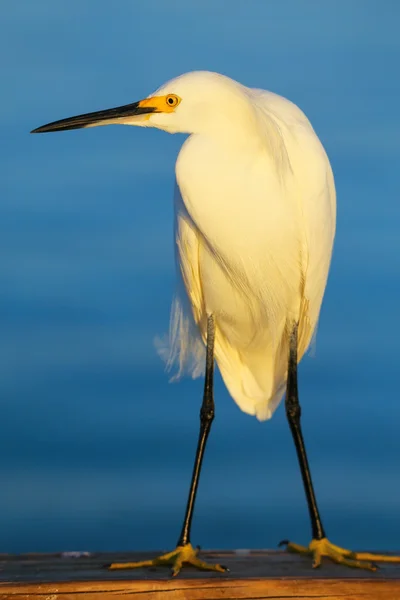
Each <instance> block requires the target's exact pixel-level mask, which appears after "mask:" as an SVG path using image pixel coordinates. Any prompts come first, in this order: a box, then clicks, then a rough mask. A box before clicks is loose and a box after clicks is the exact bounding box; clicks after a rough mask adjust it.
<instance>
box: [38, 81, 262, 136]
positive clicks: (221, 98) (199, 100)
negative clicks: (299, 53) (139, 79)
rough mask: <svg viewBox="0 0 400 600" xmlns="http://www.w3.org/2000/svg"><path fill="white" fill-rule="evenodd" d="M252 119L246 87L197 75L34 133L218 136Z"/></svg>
mask: <svg viewBox="0 0 400 600" xmlns="http://www.w3.org/2000/svg"><path fill="white" fill-rule="evenodd" d="M251 119H252V110H251V103H250V102H249V100H248V96H247V94H246V88H245V87H244V86H242V85H240V84H239V83H237V82H236V81H233V80H232V79H230V78H229V77H225V76H223V75H219V74H218V73H211V72H208V71H194V72H191V73H185V74H184V75H181V76H180V77H177V78H176V79H172V80H171V81H168V82H167V83H166V84H164V85H163V86H161V87H160V88H159V89H158V90H157V91H156V92H154V93H152V94H151V95H150V96H148V97H147V98H145V99H144V100H139V101H138V102H133V103H132V104H126V105H124V106H120V107H118V108H110V109H107V110H101V111H97V112H92V113H86V114H83V115H78V116H76V117H70V118H68V119H62V120H60V121H55V122H53V123H48V124H47V125H43V126H42V127H38V128H37V129H34V130H33V131H32V133H46V132H50V131H65V130H68V129H80V128H88V127H97V126H99V125H113V124H120V125H136V126H138V127H157V128H158V129H163V130H165V131H168V132H170V133H177V132H180V133H203V132H214V133H215V132H218V131H219V130H221V129H225V128H229V127H232V125H234V124H238V125H239V123H240V122H241V121H243V124H245V123H246V122H247V121H249V120H251Z"/></svg>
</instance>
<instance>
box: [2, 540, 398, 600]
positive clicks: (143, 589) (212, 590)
mask: <svg viewBox="0 0 400 600" xmlns="http://www.w3.org/2000/svg"><path fill="white" fill-rule="evenodd" d="M151 556H154V553H148V552H145V553H140V554H139V553H113V554H103V553H101V554H100V553H93V554H90V555H88V556H81V557H74V556H68V555H66V556H63V554H26V555H19V556H11V555H0V599H3V598H4V599H6V598H7V599H8V598H11V599H14V600H25V599H28V598H32V599H34V600H45V599H46V600H78V598H79V599H80V600H94V599H100V600H103V599H105V598H113V600H116V599H121V600H122V598H124V599H125V600H126V598H127V596H128V597H129V596H132V597H134V598H135V600H144V599H151V600H164V599H165V600H200V599H202V600H206V599H213V600H218V599H222V598H224V599H225V600H233V599H234V598H235V599H248V600H249V599H250V598H251V599H253V600H258V599H262V598H265V599H267V598H271V599H272V598H273V599H274V600H278V599H283V598H285V599H289V598H293V599H294V598H301V599H302V600H316V599H318V598H321V599H324V598H326V599H328V598H329V600H339V599H340V600H397V599H398V600H400V565H398V564H386V565H382V567H381V568H380V569H379V571H377V572H375V573H371V572H368V571H360V570H358V569H348V568H345V567H341V566H339V565H334V564H332V563H330V562H329V561H326V562H325V563H324V564H323V566H322V568H321V569H318V570H313V569H312V568H311V560H309V559H307V558H304V557H300V556H295V555H292V554H288V553H286V552H275V551H268V550H264V551H233V552H226V551H213V552H203V553H202V556H204V558H205V559H206V560H211V561H216V562H221V563H222V564H226V565H227V566H228V567H229V569H230V572H229V573H227V574H220V573H207V572H200V571H196V570H194V569H189V568H188V569H184V570H183V571H182V572H181V574H180V575H179V576H178V577H177V578H174V579H171V577H170V574H169V570H168V569H165V568H162V567H157V568H154V569H151V570H145V569H138V570H132V571H108V570H107V569H105V568H104V565H105V564H109V563H110V562H113V561H118V562H124V561H134V560H139V559H145V558H150V557H151Z"/></svg>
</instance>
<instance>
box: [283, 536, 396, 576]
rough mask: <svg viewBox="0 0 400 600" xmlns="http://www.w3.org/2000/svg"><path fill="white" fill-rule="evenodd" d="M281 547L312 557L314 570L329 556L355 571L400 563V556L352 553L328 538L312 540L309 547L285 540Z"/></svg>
mask: <svg viewBox="0 0 400 600" xmlns="http://www.w3.org/2000/svg"><path fill="white" fill-rule="evenodd" d="M279 545H280V546H286V549H287V550H288V551H289V552H295V553H296V554H305V555H307V556H312V557H313V559H314V560H313V568H314V569H315V568H317V567H319V566H320V565H321V562H322V557H323V556H327V557H328V558H330V559H331V560H333V561H334V562H336V563H338V564H340V565H346V566H347V567H353V568H355V569H367V570H368V571H376V569H377V566H376V564H375V563H376V562H392V563H393V562H400V556H387V555H386V554H373V553H370V552H351V550H346V549H345V548H340V546H335V544H332V543H331V542H330V541H329V540H328V539H327V538H323V539H322V540H312V541H311V542H310V544H309V546H307V547H306V546H300V545H299V544H293V543H292V542H289V541H288V540H284V541H283V542H281V543H280V544H279Z"/></svg>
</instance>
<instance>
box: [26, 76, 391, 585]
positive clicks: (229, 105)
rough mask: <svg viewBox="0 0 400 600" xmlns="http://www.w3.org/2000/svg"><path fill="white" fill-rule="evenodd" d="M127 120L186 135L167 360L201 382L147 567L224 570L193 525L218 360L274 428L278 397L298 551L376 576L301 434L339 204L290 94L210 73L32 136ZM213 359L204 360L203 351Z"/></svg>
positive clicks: (240, 400) (240, 396)
mask: <svg viewBox="0 0 400 600" xmlns="http://www.w3.org/2000/svg"><path fill="white" fill-rule="evenodd" d="M115 123H119V124H125V125H135V126H139V127H156V128H158V129H163V130H165V131H167V132H169V133H185V134H189V137H188V139H187V140H186V141H185V143H184V144H183V146H182V149H181V151H180V153H179V156H178V159H177V162H176V181H177V193H176V198H175V221H176V222H175V242H176V250H177V264H178V273H179V277H180V279H181V283H183V285H181V286H179V291H178V294H177V296H176V298H175V299H174V301H173V305H172V313H171V326H170V336H169V342H170V343H169V348H168V352H167V363H168V366H169V367H172V366H173V365H174V364H176V365H177V371H178V372H177V375H178V376H180V375H182V374H183V373H184V372H189V373H191V374H192V375H193V376H197V375H199V374H201V372H202V371H203V370H204V366H205V364H206V383H205V392H204V398H203V404H202V410H201V427H200V436H199V444H198V449H197V454H196V460H195V466H194V471H193V477H192V483H191V487H190V493H189V499H188V505H187V510H186V515H185V520H184V524H183V528H182V533H181V536H180V538H179V540H178V545H177V547H176V549H175V550H174V551H172V552H170V553H168V554H165V555H163V556H161V557H158V558H156V559H154V560H151V561H142V562H139V563H122V564H121V563H117V564H113V565H111V568H134V567H139V566H150V565H155V564H171V565H172V568H173V569H172V570H173V574H174V575H176V574H177V573H178V572H179V570H180V568H181V567H182V564H183V563H190V564H192V565H195V566H197V567H199V568H204V569H212V570H219V571H222V570H224V568H223V567H221V566H220V565H209V564H207V563H205V562H203V561H201V560H200V559H199V558H198V557H197V551H196V550H194V549H193V547H192V545H191V543H190V526H191V520H192V514H193V508H194V502H195V496H196V491H197V484H198V479H199V475H200V469H201V462H202V458H203V452H204V448H205V444H206V440H207V436H208V433H209V430H210V427H211V422H212V420H213V417H214V400H213V390H212V377H213V364H214V357H215V360H216V362H217V364H218V367H219V369H220V372H221V374H222V377H223V380H224V382H225V385H226V387H227V388H228V390H229V392H230V394H231V396H232V398H233V399H234V400H235V402H236V403H237V404H238V405H239V407H240V408H241V409H242V410H243V411H244V412H246V413H248V414H251V415H255V416H256V417H257V418H258V419H260V420H265V419H269V418H270V417H271V416H272V414H273V412H274V410H275V409H276V407H277V406H278V404H279V402H280V401H281V399H282V397H283V394H284V392H285V389H286V391H287V393H286V411H287V415H288V420H289V424H290V427H291V430H292V434H293V437H294V442H295V445H296V450H297V454H298V459H299V463H300V468H301V472H302V477H303V482H304V486H305V491H306V496H307V502H308V507H309V511H310V518H311V525H312V533H313V540H312V542H311V543H310V545H309V546H308V547H303V546H298V545H297V544H292V543H288V547H289V549H290V550H292V551H297V552H300V553H307V554H311V555H313V556H314V562H315V565H319V564H320V562H321V557H322V556H324V555H326V556H329V557H330V558H331V559H333V560H335V561H336V562H341V563H344V564H347V565H349V566H359V567H361V566H363V567H365V568H369V569H372V568H374V567H373V565H372V564H371V563H369V562H362V561H363V560H364V559H365V560H366V561H368V560H374V559H376V560H379V559H384V558H385V557H381V556H377V555H368V554H355V553H350V552H349V551H347V550H344V549H341V548H339V547H338V546H334V545H333V544H331V543H330V542H329V541H328V540H327V538H326V537H325V532H324V529H323V526H322V523H321V518H320V516H319V512H318V508H317V503H316V499H315V494H314V491H313V486H312V482H311V475H310V471H309V467H308V463H307V457H306V453H305V448H304V442H303V438H302V433H301V428H300V405H299V402H298V395H297V363H298V361H300V359H301V358H302V356H303V355H304V353H305V352H306V350H307V348H308V347H309V345H310V342H311V340H312V338H313V335H314V332H315V330H316V326H317V322H318V317H319V313H320V308H321V303H322V299H323V295H324V291H325V286H326V282H327V277H328V271H329V266H330V261H331V254H332V247H333V241H334V236H335V222H336V196H335V186H334V179H333V174H332V170H331V166H330V163H329V160H328V157H327V155H326V153H325V150H324V148H323V146H322V144H321V142H320V141H319V139H318V137H317V135H316V133H315V132H314V129H313V128H312V126H311V124H310V122H309V120H308V119H307V117H306V116H305V115H304V113H303V112H302V111H301V110H300V109H299V108H298V107H297V106H296V105H295V104H293V103H292V102H290V101H289V100H286V99H285V98H283V97H281V96H278V95H276V94H273V93H271V92H267V91H264V90H259V89H251V88H248V87H245V86H243V85H241V84H240V83H238V82H236V81H233V80H232V79H230V78H228V77H225V76H223V75H219V74H217V73H211V72H191V73H187V74H184V75H182V76H180V77H177V78H176V79H173V80H171V81H169V82H168V83H166V84H165V85H163V86H162V87H160V88H159V89H158V90H157V91H156V92H155V93H153V94H151V95H150V96H148V97H147V98H146V99H145V100H141V101H140V102H135V103H133V104H128V105H125V106H122V107H119V108H115V109H109V110H105V111H100V112H95V113H88V114H85V115H79V116H77V117H72V118H69V119H63V120H61V121H56V122H54V123H50V124H48V125H45V126H43V127H40V128H38V129H36V130H34V133H41V132H47V131H60V130H66V129H77V128H86V127H96V126H98V125H108V124H115ZM205 348H206V349H207V357H206V353H205Z"/></svg>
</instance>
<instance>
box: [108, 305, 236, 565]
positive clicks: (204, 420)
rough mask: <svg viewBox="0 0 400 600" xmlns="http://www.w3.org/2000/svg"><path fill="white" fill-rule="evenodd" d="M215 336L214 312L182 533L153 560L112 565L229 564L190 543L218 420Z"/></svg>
mask: <svg viewBox="0 0 400 600" xmlns="http://www.w3.org/2000/svg"><path fill="white" fill-rule="evenodd" d="M214 340H215V323H214V317H213V316H212V315H210V316H209V317H208V320H207V355H206V377H205V384H204V396H203V403H202V406H201V410H200V434H199V440H198V443H197V452H196V458H195V462H194V467H193V474H192V481H191V484H190V490H189V497H188V500H187V505H186V513H185V518H184V520H183V526H182V531H181V535H180V536H179V539H178V544H177V547H176V548H175V550H172V552H167V553H166V554H162V555H161V556H158V557H157V558H153V559H151V560H143V561H140V562H133V563H113V564H111V565H110V566H109V568H110V569H113V570H114V569H136V568H139V567H154V566H158V565H167V566H170V567H171V568H172V569H171V570H172V575H178V573H179V571H180V570H181V568H182V566H183V565H191V566H193V567H197V568H198V569H202V570H204V571H219V572H220V573H223V572H224V571H226V570H227V569H226V567H223V566H222V565H218V564H210V563H206V562H204V561H203V560H200V558H198V556H197V555H198V553H199V550H198V549H197V548H193V546H192V544H191V543H190V529H191V524H192V518H193V509H194V504H195V500H196V493H197V487H198V484H199V478H200V471H201V465H202V462H203V456H204V450H205V448H206V443H207V438H208V434H209V433H210V429H211V424H212V422H213V420H214V391H213V387H214V385H213V380H214Z"/></svg>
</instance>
